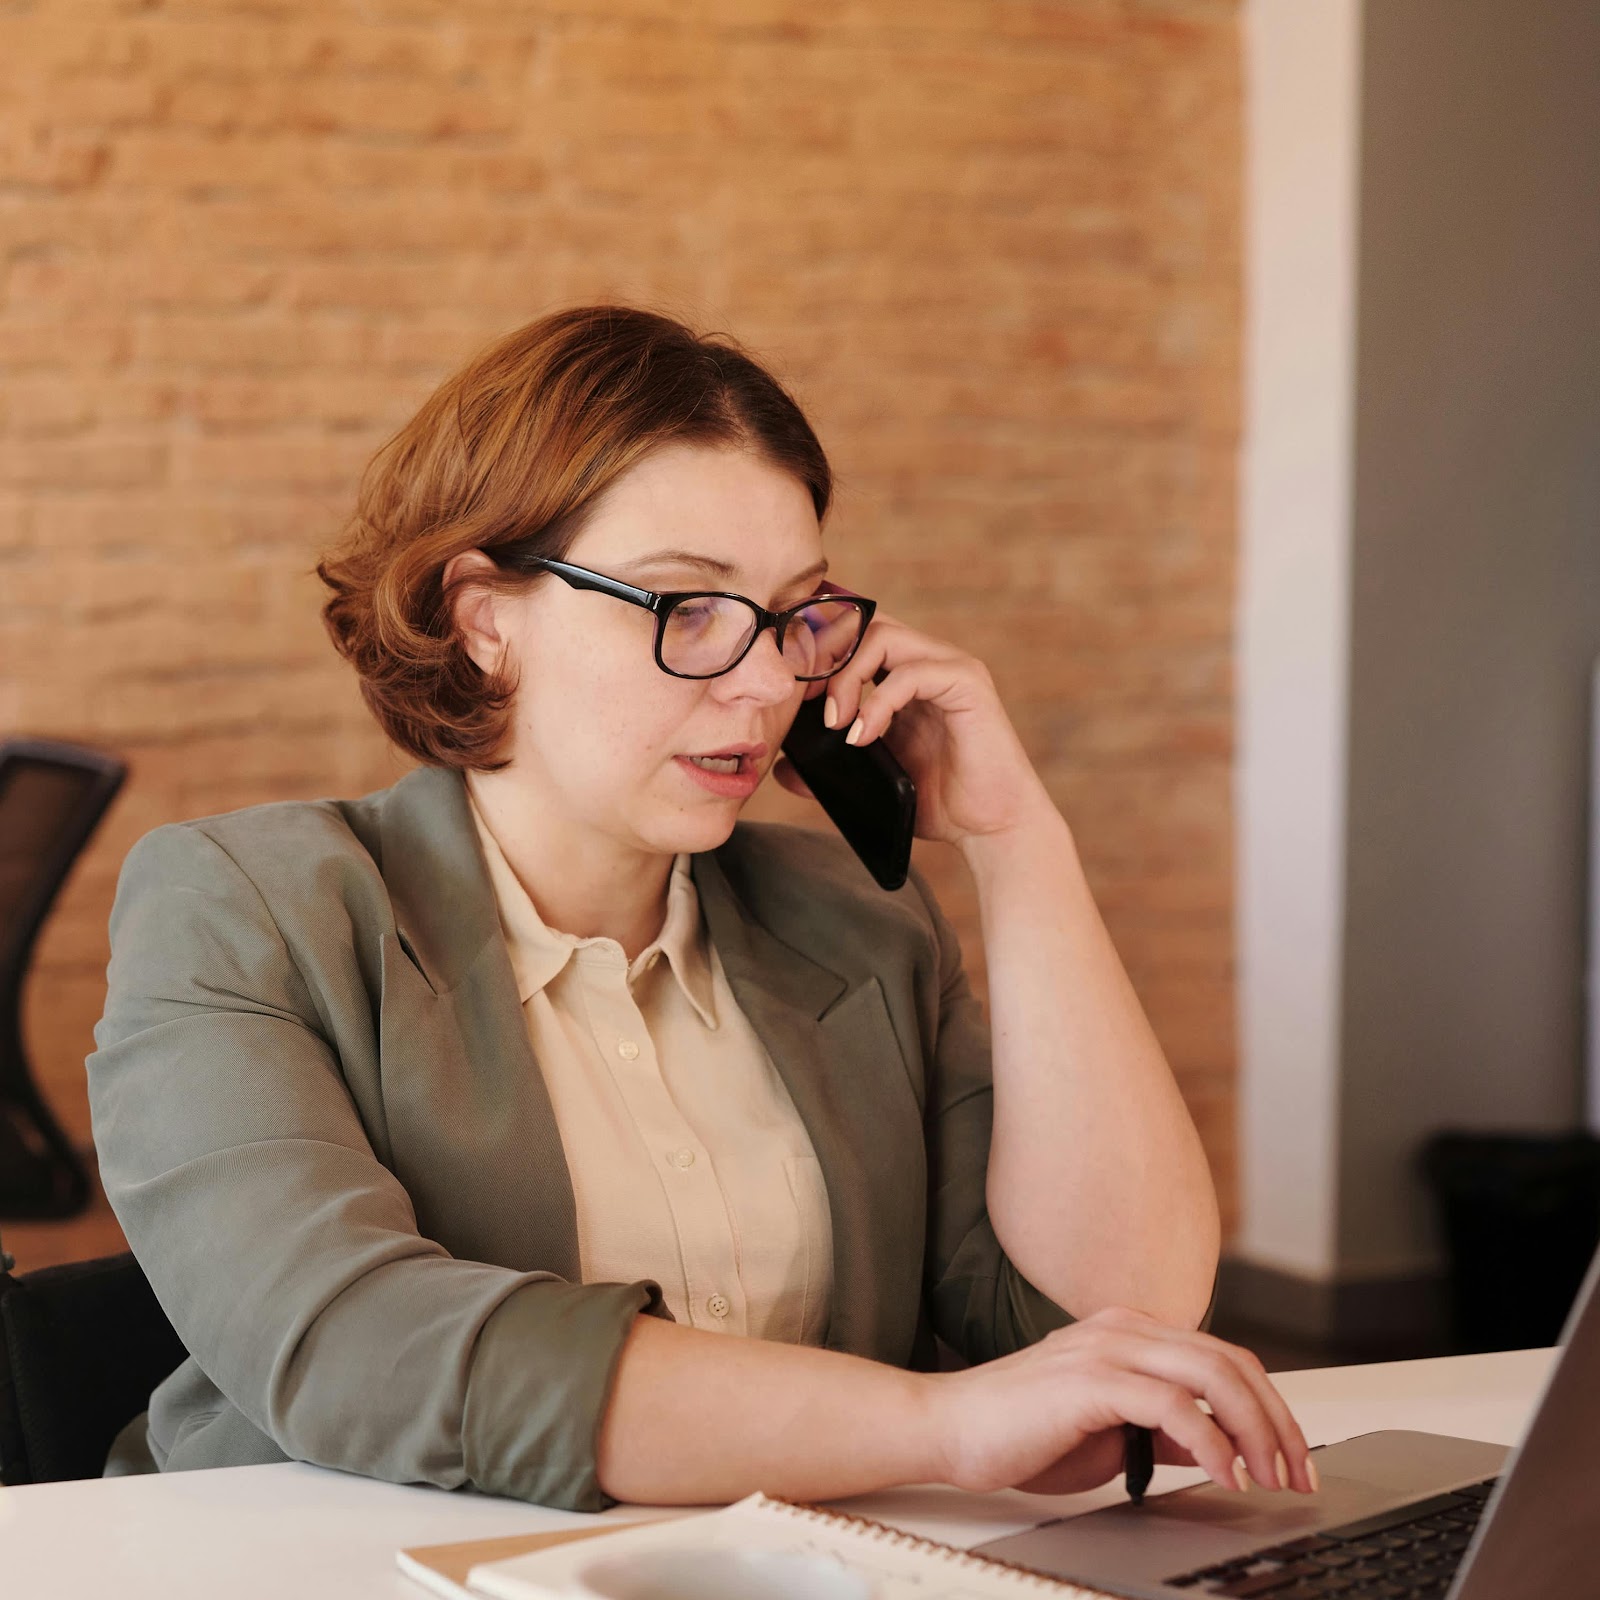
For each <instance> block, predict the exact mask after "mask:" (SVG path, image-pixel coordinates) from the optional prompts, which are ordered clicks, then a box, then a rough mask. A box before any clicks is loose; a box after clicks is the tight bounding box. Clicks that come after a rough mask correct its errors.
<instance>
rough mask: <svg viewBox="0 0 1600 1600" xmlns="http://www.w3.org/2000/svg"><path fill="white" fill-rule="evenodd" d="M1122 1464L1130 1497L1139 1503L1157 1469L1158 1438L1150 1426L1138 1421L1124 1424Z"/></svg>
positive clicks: (1135, 1502)
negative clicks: (1143, 1426) (1156, 1438)
mask: <svg viewBox="0 0 1600 1600" xmlns="http://www.w3.org/2000/svg"><path fill="white" fill-rule="evenodd" d="M1122 1465H1123V1472H1124V1482H1125V1483H1126V1484H1127V1488H1128V1498H1129V1499H1130V1500H1131V1501H1133V1503H1134V1504H1135V1505H1138V1504H1139V1502H1140V1501H1141V1500H1143V1499H1144V1492H1145V1490H1146V1489H1148V1488H1149V1487H1150V1475H1151V1473H1153V1472H1154V1471H1155V1470H1156V1440H1155V1435H1154V1434H1153V1433H1151V1431H1150V1430H1149V1429H1148V1428H1141V1427H1140V1426H1139V1425H1138V1424H1137V1423H1134V1422H1125V1423H1123V1425H1122Z"/></svg>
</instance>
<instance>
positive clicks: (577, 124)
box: [0, 0, 1241, 1213]
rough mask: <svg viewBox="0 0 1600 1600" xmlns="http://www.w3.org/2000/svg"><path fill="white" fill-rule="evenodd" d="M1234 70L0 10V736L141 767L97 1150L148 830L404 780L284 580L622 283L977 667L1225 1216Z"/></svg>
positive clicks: (912, 43)
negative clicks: (426, 409)
mask: <svg viewBox="0 0 1600 1600" xmlns="http://www.w3.org/2000/svg"><path fill="white" fill-rule="evenodd" d="M1238 56H1239V47H1238V37H1237V19H1236V15H1235V6H1234V3H1233V0H1057V3H1054V4H1047V3H1036V4H1026V3H1023V0H804V3H800V0H700V3H698V4H694V5H688V4H685V3H684V0H367V3H363V4H355V3H351V0H341V3H332V4H326V3H325V4H311V3H310V0H249V3H244V0H168V3H162V0H142V3H141V0H126V3H111V0H33V3H29V0H8V3H4V4H0V732H10V731H26V732H32V733H39V734H46V735H53V736H60V737H66V738H74V739H83V740H87V741H91V742H93V743H97V744H102V745H105V746H108V747H111V748H114V749H117V750H120V751H122V752H124V753H125V754H126V755H127V756H128V757H129V758H130V759H131V761H132V763H133V776H132V779H131V782H130V784H129V787H128V789H127V790H126V791H125V794H124V798H123V799H122V800H121V801H120V803H119V804H118V806H117V808H116V810H115V811H114V813H113V814H112V816H111V818H110V819H109V821H108V823H107V825H106V827H105V829H104V831H103V833H102V835H101V836H100V837H99V839H98V840H97V841H96V843H95V845H94V847H93V849H92V851H91V852H90V854H89V855H88V857H87V858H86V859H85V861H84V862H83V864H82V866H81V867H80V870H79V871H78V873H77V875H76V877H75V878H74V880H73V882H72V883H71V885H70V886H69V888H68V890H67V892H66V894H65V896H64V898H63V901H62V903H61V906H60V910H59V912H58V914H57V916H56V918H55V920H54V921H53V923H52V925H51V927H50V928H49V930H48V933H47V936H46V938H45V940H44V944H43V947H42V951H41V955H40V959H39V963H38V966H37V968H36V971H35V976H34V979H33V982H32V986H31V993H30V997H29V1005H28V1011H27V1025H28V1032H29V1037H30V1039H31V1041H32V1043H33V1047H34V1050H35V1053H36V1058H37V1064H38V1066H39V1069H40V1071H41V1074H42V1076H43V1077H44V1079H45V1080H46V1083H47V1086H48V1089H49V1092H50V1093H51V1095H52V1096H53V1098H54V1100H55V1101H56V1103H57V1104H58V1105H59V1106H61V1108H62V1109H63V1112H64V1113H65V1115H66V1117H67V1119H68V1121H69V1122H70V1124H71V1125H72V1127H73V1129H74V1130H75V1131H76V1132H77V1133H78V1134H80V1135H86V1132H87V1120H88V1119H87V1112H86V1106H85V1101H84V1095H83V1088H82V1069H81V1062H82V1058H83V1055H84V1053H85V1051H86V1050H87V1049H88V1048H90V1046H91V1039H90V1029H91V1027H92V1025H93V1022H94V1020H95V1018H96V1017H97V1016H98V1014H99V1009H100V1002H101V997H102V988H103V972H104V963H105V956H106V940H105V921H106V915H107V911H108V908H109V905H110V900H111V894H112V888H113V884H114V881H115V875H116V871H117V867H118V864H119V862H120V860H121V858H122V855H123V853H124V852H125V851H126V849H127V847H128V845H129V844H130V843H131V842H132V840H133V839H135V838H136V837H137V836H138V835H139V834H141V833H143V832H144V831H145V830H146V829H148V828H150V827H153V826H154V825H156V824H157V823H160V822H163V821H166V820H169V819H172V818H177V817H185V816H194V815H199V814H202V813H205V812H209V811H214V810H220V809H226V808H231V807H234V806H239V805H245V804H249V803H252V802H256V801H260V800H266V799H272V798H286V797H294V796H311V795H320V794H328V793H343V794H354V793H360V792H363V791H364V790H366V789H368V788H371V787H374V786H376V785H378V784H381V783H384V782H387V781H389V780H390V779H391V778H392V777H393V776H394V775H396V774H397V773H398V771H400V770H402V766H403V763H401V762H400V761H399V760H398V759H397V758H396V757H394V756H393V755H392V754H390V753H388V752H387V751H386V750H385V749H384V748H383V746H382V744H381V742H380V740H379V738H378V737H377V735H376V733H375V731H374V730H373V729H372V728H371V727H370V725H369V724H368V722H367V720H366V717H365V714H364V712H363V711H362V709H361V707H360V704H359V701H358V700H357V697H356V694H355V691H354V688H353V685H352V682H351V680H350V678H349V676H348V675H347V672H346V669H345V668H344V667H343V665H342V664H341V663H340V662H339V661H338V660H337V659H336V658H335V657H334V655H333V654H332V652H331V650H330V649H329V647H328V646H327V644H326V643H325V641H324V639H323V636H322V633H321V629H320V623H319V621H318V617H317V606H318V603H319V591H318V586H317V585H316V583H315V580H314V579H313V578H312V577H311V576H310V568H311V565H312V563H313V561H314V560H315V558H316V556H317V554H318V553H319V552H320V550H321V548H322V547H323V546H324V544H325V542H326V541H327V540H328V539H329V538H330V537H331V536H332V535H333V534H334V533H335V532H336V530H337V528H338V526H339V524H340V521H341V519H342V517H343V515H344V513H345V511H346V510H347V508H348V506H349V504H350V501H351V495H352V489H353V485H354V481H355V478H356V475H357V472H358V470H359V468H360V466H361V464H362V462H363V460H364V459H365V457H366V456H367V455H368V453H369V452H370V451H371V450H372V448H373V447H374V446H375V445H376V444H377V443H378V442H379V440H380V439H381V438H383V437H384V436H385V434H386V433H387V432H388V431H389V430H390V429H392V428H393V427H394V426H395V425H396V424H398V423H399V422H400V421H401V420H402V419H404V418H405V417H406V416H407V415H408V414H409V413H410V411H411V410H412V409H413V408H414V406H415V405H416V403H417V402H418V401H419V400H420V399H421V398H422V396H423V395H424V394H425V393H426V392H427V391H428V390H429V389H430V388H431V387H432V386H433V384H434V383H436V382H437V381H438V379H439V378H440V377H442V376H443V375H444V374H445V373H446V372H447V371H448V370H449V369H450V368H452V367H453V366H454V365H455V364H457V363H458V362H459V361H460V360H461V359H462V358H463V357H464V356H465V355H467V354H468V353H469V352H471V351H472V350H474V349H475V348H476V347H478V346H479V345H480V344H482V343H483V342H485V341H486V340H488V339H489V338H491V337H493V336H495V335H497V334H499V333H501V332H503V331H505V330H507V329H509V328H511V327H513V326H516V325H517V324H519V323H521V322H524V321H526V320H528V319H529V318H531V317H533V316H535V315H537V314H539V313H541V312H543V311H546V310H549V309H553V308H555V307H557V306H560V305H566V304H572V303H577V302H580V301H586V300H593V299H598V298H605V297H618V298H623V299H629V300H638V301H642V302H645V303H648V304H652V305H656V306H658V307H660V308H662V309H665V310H669V311H675V312H677V313H679V314H681V315H685V316H686V317H687V318H688V319H689V320H691V321H694V322H697V323H699V324H700V325H702V326H710V327H721V328H726V329H728V330H731V331H732V332H734V333H735V334H736V335H737V336H738V337H740V338H741V339H742V340H744V341H745V342H746V343H747V344H749V345H750V346H751V347H753V348H754V349H755V351H756V352H757V353H758V354H760V355H762V356H764V357H766V358H767V359H769V360H770V361H772V362H773V364H774V365H775V366H776V367H777V369H778V370H779V371H780V372H781V373H782V374H783V375H785V376H786V377H787V378H788V379H789V381H791V382H792V384H793V385H794V386H795V388H796V389H797V391H798V393H799V395H800V397H801V399H802V402H803V403H804V404H805V405H806V406H807V408H808V410H809V413H810V415H811V416H812V419H813V421H814V423H815V425H816V427H817V429H818V432H819V433H820V435H821V437H822V440H823V442H824V444H825V446H826V447H827V448H828V449H829V451H830V453H831V454H832V456H833V459H834V461H835V464H836V466H837V468H838V470H839V474H840V478H841V489H842V492H841V497H840V501H839V505H838V509H837V512H836V519H837V520H836V521H835V522H833V523H832V524H831V537H830V550H831V552H832V553H833V555H834V558H835V562H836V566H837V569H838V570H839V571H840V572H841V573H843V574H847V575H848V577H849V579H850V580H851V581H852V582H853V583H855V584H857V585H859V586H860V587H862V588H863V589H865V590H867V591H868V592H870V593H874V594H876V595H878V596H879V597H880V598H881V599H882V601H883V603H884V604H885V605H886V606H887V607H888V608H890V609H892V610H894V611H895V612H897V613H898V614H900V615H902V616H904V617H905V618H906V619H907V620H909V621H911V622H912V623H914V624H916V625H919V626H923V627H926V628H928V629H930V630H933V631H936V632H939V633H942V634H944V635H946V636H948V637H950V638H952V639H955V640H957V641H959V642H962V643H964V644H965V645H966V646H968V647H969V648H971V649H973V650H975V651H976V652H977V653H979V654H980V655H981V656H983V658H984V659H985V660H987V661H988V663H989V664H990V666H991V667H992V669H993V671H994V673H995V676H996V678H997V680H998V682H999V684H1000V687H1001V690H1002V692H1003V694H1004V696H1005V698H1006V700H1007V703H1008V704H1009V706H1010V707H1011V709H1012V713H1013V716H1014V717H1015V720H1016V721H1017V723H1018V726H1019V728H1020V730H1021V732H1022V735H1023V737H1024V739H1025V741H1026V743H1027V745H1028V748H1029V749H1030V751H1031V752H1032V754H1033V756H1034V758H1035V760H1036V762H1037V763H1038V765H1039V767H1040V768H1041V770H1042V771H1043V773H1044V775H1045V776H1046V778H1047V779H1048V781H1049V784H1050V786H1051V789H1052V791H1053V792H1054V794H1055V796H1056V797H1057V799H1058V801H1059V803H1060V804H1061V806H1062V808H1063V810H1064V812H1065V814H1066V815H1067V817H1068V818H1069V820H1070V821H1071V822H1072V824H1073V826H1074V828H1075V829H1076V832H1077V835H1078V838H1079V840H1080V843H1081V847H1082V849H1083V852H1084V854H1085V857H1086V859H1087V863H1088V867H1089V870H1090V873H1091V876H1092V879H1093V883H1094V886H1095V889H1096V891H1097V893H1098V895H1099V897H1100V902H1101V905H1102V907H1103V909H1104V911H1105V914H1106V917H1107V919H1108V922H1109V923H1110V926H1111V928H1112V932H1113V934H1114V936H1115V938H1116V940H1117V943H1118V946H1119V948H1120V949H1121V951H1122V953H1123V956H1124V959H1125V960H1126V961H1127V963H1128V965H1129V968H1130V970H1131V972H1132V975H1133V977H1134V980H1135V982H1136V984H1137V986H1138V989H1139V992H1140V994H1141V995H1142V996H1143V998H1144V1001H1145V1003H1146V1005H1147V1007H1148V1008H1149V1010H1150V1012H1151V1015H1152V1019H1153V1021H1154V1023H1155V1025H1156V1028H1157V1030H1158V1032H1159V1034H1160V1036H1161V1038H1162V1040H1163V1042H1164V1044H1165V1045H1166V1048H1167V1050H1168V1053H1169V1056H1170V1058H1171V1059H1172V1061H1173V1063H1174V1065H1175V1067H1176V1069H1177V1071H1178V1073H1179V1075H1180V1077H1181V1079H1182V1082H1183V1085H1184V1089H1185V1092H1186V1093H1187V1095H1188V1096H1189V1099H1190V1103H1191V1105H1192V1106H1193V1107H1194V1110H1195V1112H1196V1115H1197V1118H1198V1119H1199V1121H1200V1124H1201V1127H1202V1130H1203V1132H1204V1134H1205V1138H1206V1141H1207V1145H1208V1148H1209V1150H1210V1152H1211V1154H1212V1157H1213V1161H1214V1164H1215V1167H1216V1170H1217V1174H1218V1177H1219V1180H1220V1183H1221V1186H1222V1189H1223V1193H1224V1198H1225V1205H1226V1206H1227V1207H1228V1209H1229V1210H1230V1213H1231V1196H1232V1185H1233V1137H1232V1107H1233V1096H1232V1075H1233V1061H1234V1041H1233V1020H1232V941H1231V887H1230V878H1231V869H1232V862H1231V847H1230V827H1231V822H1230V800H1229V768H1230V758H1231V747H1232V713H1231V692H1232V691H1231V666H1230V657H1231V639H1230V632H1231V611H1232V603H1233V551H1234V463H1233V457H1234V450H1235V444H1236V432H1237V425H1238V409H1239V397H1238V381H1239V380H1238V354H1237V345H1238V337H1239V305H1238V301H1239V252H1238V234H1239V204H1240V201H1239V177H1240V172H1239V169H1240V105H1241V99H1240V84H1239V59H1238ZM800 810H801V808H800V807H799V805H798V803H797V802H792V801H791V799H790V797H788V796H785V795H781V794H776V793H775V794H773V795H765V794H764V795H763V796H761V797H758V800H757V801H756V802H754V803H753V807H752V814H754V815H782V816H793V815H796V814H798V813H799V812H800ZM920 849H921V847H919V850H920ZM946 855H949V857H950V859H944V858H943V857H944V856H946ZM919 859H920V860H921V861H922V862H923V864H924V865H925V866H926V867H927V869H928V870H929V872H930V873H931V874H932V876H933V877H934V879H935V882H936V883H937V885H938V886H939V888H940V890H941V893H942V894H943V895H944V897H945V900H946V903H947V905H948V906H949V907H950V909H951V911H952V914H953V915H954V916H955V918H956V921H957V924H958V926H959V927H960V928H961V930H962V933H963V936H964V938H965V939H966V941H967V945H968V948H969V951H970V952H971V958H972V962H973V965H974V967H975V968H976V969H977V970H978V974H979V978H980V982H981V966H982V959H981V952H980V951H979V950H978V949H977V947H976V946H977V939H976V917H975V904H974V900H973V896H972V894H971V891H970V885H969V884H968V883H967V882H966V880H965V877H964V873H963V872H962V869H961V867H960V864H959V862H958V861H957V860H956V859H955V858H954V856H953V853H948V852H942V851H939V850H932V851H928V852H927V853H926V854H921V855H919Z"/></svg>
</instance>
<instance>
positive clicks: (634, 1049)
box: [617, 1039, 639, 1061]
mask: <svg viewBox="0 0 1600 1600" xmlns="http://www.w3.org/2000/svg"><path fill="white" fill-rule="evenodd" d="M617 1054H618V1055H619V1056H621V1057H622V1059H623V1060H624V1061H633V1060H635V1059H636V1058H637V1056H638V1054H639V1047H638V1045H636V1044H635V1043H634V1042H633V1040H632V1039H624V1040H623V1041H622V1042H621V1043H620V1044H619V1045H618V1046H617Z"/></svg>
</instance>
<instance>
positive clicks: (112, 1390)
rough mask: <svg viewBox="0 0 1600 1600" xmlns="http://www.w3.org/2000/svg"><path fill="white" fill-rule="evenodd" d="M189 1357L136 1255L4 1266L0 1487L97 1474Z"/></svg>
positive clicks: (0, 1280)
mask: <svg viewBox="0 0 1600 1600" xmlns="http://www.w3.org/2000/svg"><path fill="white" fill-rule="evenodd" d="M0 1261H3V1258H0ZM4 1264H5V1265H6V1266H9V1263H4ZM185 1354H186V1352H185V1351H184V1348H183V1345H182V1343H181V1341H180V1340H179V1338H178V1336H177V1334H176V1333H175V1332H173V1328H172V1324H171V1323H170V1322H168V1321H167V1317H166V1313H165V1312H164V1311H163V1310H162V1309H161V1306H160V1304H159V1302H158V1301H157V1300H156V1297H155V1294H154V1292H153V1291H152V1290H151V1288H150V1285H149V1283H148V1281H147V1280H146V1278H145V1275H144V1273H143V1272H142V1271H141V1270H140V1267H139V1263H138V1262H137V1261H135V1260H134V1259H133V1257H132V1256H131V1255H120V1256H103V1257H101V1258H100V1259H99V1260H96V1261H77V1262H74V1263H72V1264H71V1265H70V1266H65V1267H41V1268H40V1269H39V1270H38V1271H37V1272H28V1273H24V1274H23V1275H22V1276H21V1277H13V1276H12V1275H11V1273H10V1271H9V1270H0V1482H4V1483H8V1484H19V1483H56V1482H59V1481H61V1480H62V1479H65V1478H98V1477H99V1476H100V1474H101V1472H102V1471H103V1469H104V1467H105V1460H106V1452H107V1451H108V1450H109V1449H110V1448H111V1441H112V1440H113V1439H114V1438H116V1436H117V1434H118V1433H119V1432H120V1431H121V1430H122V1428H123V1427H125V1426H126V1425H127V1424H128V1423H129V1422H131V1421H132V1420H133V1419H134V1418H135V1417H136V1416H138V1415H139V1413H140V1412H141V1411H143V1410H144V1409H145V1407H146V1406H147V1405H148V1404H149V1403H150V1392H151V1390H153V1389H154V1388H155V1387H156V1385H157V1384H158V1383H160V1382H161V1380H162V1379H163V1378H165V1377H166V1376H167V1375H168V1374H169V1373H171V1372H172V1371H173V1370H174V1369H175V1368H176V1367H177V1366H178V1365H179V1364H180V1363H181V1362H182V1361H183V1359H184V1356H185ZM0 1565H3V1562H0Z"/></svg>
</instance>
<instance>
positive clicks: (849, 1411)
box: [598, 1316, 942, 1505]
mask: <svg viewBox="0 0 1600 1600" xmlns="http://www.w3.org/2000/svg"><path fill="white" fill-rule="evenodd" d="M932 1381H933V1380H932V1379H931V1378H930V1376H929V1375H927V1374H923V1373H916V1372H907V1371H903V1370H902V1369H900V1368H898V1367H891V1366H887V1365H884V1364H882V1363H880V1362H875V1361H867V1360H865V1359H863V1358H862V1357H860V1356H851V1355H845V1354H843V1353H842V1352H839V1351H835V1350H819V1349H816V1348H814V1347H811V1346H807V1345H791V1344H780V1343H776V1342H772V1341H768V1340H762V1339H744V1338H737V1337H733V1336H731V1335H729V1334H723V1333H709V1332H706V1331H704V1330H702V1329H697V1328H688V1327H684V1326H682V1325H681V1324H678V1323H673V1322H666V1321H664V1320H663V1319H661V1318H659V1317H649V1316H640V1317H636V1318H635V1319H634V1324H633V1328H632V1330H631V1331H630V1333H629V1335H628V1339H627V1342H626V1343H625V1344H624V1346H623V1349H622V1354H621V1356H620V1357H619V1358H618V1363H617V1370H616V1374H615V1378H614V1381H613V1384H612V1389H611V1397H610V1400H609V1403H608V1405H607V1408H606V1413H605V1417H604V1419H603V1421H602V1424H601V1428H600V1436H599V1441H598V1471H599V1478H600V1485H601V1487H602V1488H603V1489H604V1490H605V1491H606V1493H607V1494H610V1495H613V1496H615V1497H616V1498H617V1499H618V1500H627V1501H637V1502H641V1503H644V1504H651V1505H707V1504H721V1503H724V1502H727V1501H730V1500H737V1499H740V1498H742V1497H743V1496H745V1495H747V1494H750V1493H751V1492H752V1491H754V1490H756V1489H761V1490H763V1491H764V1492H766V1493H768V1494H772V1495H777V1496H781V1497H782V1498H784V1499H791V1500H829V1499H837V1498H839V1497H841V1496H844V1495H852V1494H865V1493H867V1492H869V1491H871V1490H874V1489H882V1488H887V1487H889V1486H891V1485H894V1484H901V1483H926V1482H932V1481H936V1480H938V1479H939V1477H940V1474H941V1471H942V1464H941V1461H940V1457H939V1451H938V1448H937V1446H936V1444H935V1441H934V1436H933V1430H932V1427H931V1424H930V1421H929V1418H928V1407H927V1405H926V1394H927V1390H928V1386H929V1384H930V1383H931V1382H932Z"/></svg>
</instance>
